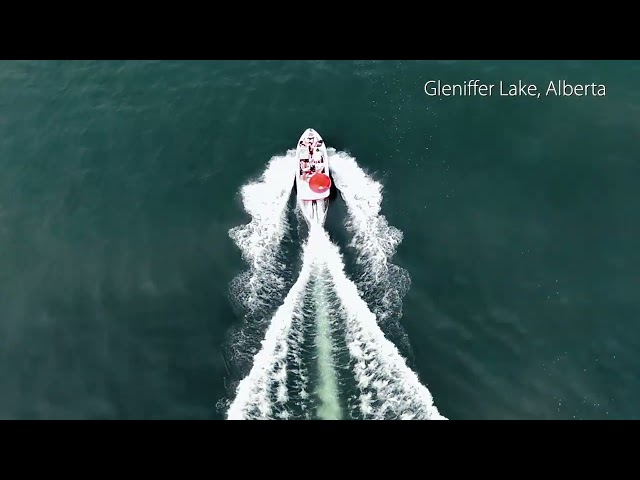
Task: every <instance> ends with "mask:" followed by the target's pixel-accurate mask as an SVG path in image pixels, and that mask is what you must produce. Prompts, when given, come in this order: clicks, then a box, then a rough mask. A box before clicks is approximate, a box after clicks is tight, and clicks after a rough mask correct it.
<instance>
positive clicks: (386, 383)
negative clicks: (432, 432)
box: [317, 231, 446, 420]
mask: <svg viewBox="0 0 640 480" xmlns="http://www.w3.org/2000/svg"><path fill="white" fill-rule="evenodd" d="M321 233H322V235H317V237H318V238H319V239H321V240H322V242H321V244H322V248H321V251H322V258H323V261H324V262H325V263H326V265H327V267H328V271H329V273H330V274H331V278H332V279H333V284H334V287H335V292H336V295H337V296H338V298H339V300H340V302H341V304H342V311H343V314H344V317H345V320H346V335H347V342H348V347H349V352H350V354H351V356H352V358H353V359H354V360H355V362H354V374H355V377H356V381H357V382H358V386H359V388H360V390H361V396H360V399H361V411H362V414H363V415H364V417H365V418H374V419H384V418H400V419H438V420H446V418H445V417H443V416H442V415H440V413H439V412H438V409H437V408H436V407H435V406H434V404H433V398H432V396H431V393H430V392H429V390H428V389H427V388H426V387H425V386H424V385H422V384H421V383H420V380H419V379H418V376H417V375H416V374H415V372H413V371H412V370H411V369H410V368H409V367H408V366H407V364H406V362H405V360H404V358H403V357H402V356H401V355H400V352H399V351H398V349H397V348H396V346H395V345H394V344H393V343H392V342H390V341H389V340H388V339H387V338H385V336H384V333H383V332H382V330H381V329H380V327H379V326H378V323H377V321H376V317H375V315H374V314H373V313H372V312H371V311H370V310H369V308H368V306H367V304H366V303H365V301H364V300H363V299H362V298H361V297H360V295H359V294H358V290H357V287H356V285H355V284H354V283H353V282H352V281H351V280H349V279H348V278H347V276H346V274H345V272H344V263H343V261H342V255H341V254H340V252H339V250H338V247H337V246H336V245H334V244H333V243H331V241H330V240H329V237H328V236H327V235H326V233H325V232H324V231H322V232H321ZM318 243H320V242H318Z"/></svg>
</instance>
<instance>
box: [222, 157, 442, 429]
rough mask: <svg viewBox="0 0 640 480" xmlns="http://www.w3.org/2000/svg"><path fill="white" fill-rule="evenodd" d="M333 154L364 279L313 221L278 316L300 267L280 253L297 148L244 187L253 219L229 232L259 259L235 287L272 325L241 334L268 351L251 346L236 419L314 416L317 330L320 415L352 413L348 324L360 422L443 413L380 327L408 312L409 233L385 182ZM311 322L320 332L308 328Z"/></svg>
mask: <svg viewBox="0 0 640 480" xmlns="http://www.w3.org/2000/svg"><path fill="white" fill-rule="evenodd" d="M331 154H332V155H336V156H337V158H336V159H335V161H334V159H333V158H332V159H331V162H332V171H333V173H334V178H335V182H336V185H337V187H338V188H339V189H340V191H341V194H342V197H343V198H344V200H345V203H346V204H347V208H348V211H349V219H348V222H347V227H348V228H349V229H350V230H351V232H352V233H353V235H354V237H353V241H352V242H351V245H350V246H351V247H352V248H354V249H355V250H356V252H357V253H358V255H357V263H358V266H359V267H360V270H359V272H358V273H359V275H358V276H357V278H356V282H355V283H354V282H353V281H351V280H350V279H349V278H348V277H347V275H346V273H345V271H344V268H345V266H344V263H343V261H342V256H341V254H340V252H339V249H338V247H337V246H336V245H334V244H333V243H332V242H331V241H330V239H329V237H328V235H327V233H326V232H325V231H324V229H323V228H322V227H320V226H312V227H311V228H310V229H309V230H308V238H307V240H306V242H305V243H304V244H303V246H302V267H301V270H300V273H299V275H298V278H297V280H296V282H295V283H294V284H293V286H292V287H291V289H290V290H289V291H288V293H287V294H286V296H285V297H284V300H283V301H282V302H281V304H280V306H279V308H278V309H277V310H276V311H275V314H274V315H273V316H271V315H270V314H268V313H267V312H268V307H269V306H270V305H271V306H272V304H273V302H274V299H275V298H280V297H279V296H278V295H279V294H282V293H284V292H283V291H284V289H285V288H286V286H285V283H286V282H285V273H286V272H289V273H291V269H290V268H287V266H286V263H284V259H283V258H282V256H281V244H282V240H283V238H285V236H286V235H287V233H288V232H289V229H288V227H289V225H288V223H287V221H286V218H287V216H286V213H287V204H288V200H289V197H290V193H291V183H292V182H291V173H290V172H291V169H292V168H293V167H294V165H293V164H292V163H291V161H292V159H293V158H295V157H294V156H293V155H294V153H293V152H289V153H288V154H287V156H284V157H275V158H274V159H272V161H271V163H270V164H269V166H268V168H267V170H266V172H265V173H264V174H263V176H262V181H261V182H255V183H252V184H249V185H247V186H245V187H243V190H242V194H243V202H244V204H245V208H246V209H247V211H248V212H249V213H250V215H251V216H252V221H251V222H250V223H249V224H248V225H246V226H242V227H237V228H235V229H232V230H231V231H230V236H231V237H232V238H233V239H234V240H235V241H236V243H237V244H238V246H239V247H240V249H241V251H242V252H243V257H244V258H245V260H246V261H247V262H248V263H249V265H250V268H249V270H248V271H247V272H245V273H244V274H243V275H241V276H240V277H238V278H237V279H236V280H235V282H234V283H233V287H234V288H232V291H233V292H235V294H236V295H237V297H238V298H239V299H240V300H241V301H242V303H243V304H244V305H245V306H246V309H247V311H248V312H249V313H251V314H253V315H254V318H256V319H259V320H257V323H258V324H261V325H265V329H264V330H263V332H264V333H262V334H258V330H257V329H247V328H244V329H243V330H241V332H243V333H244V336H242V335H240V336H236V338H235V342H236V347H238V348H239V347H241V346H244V347H246V346H247V345H248V344H249V343H250V340H251V341H252V342H253V344H254V345H258V343H257V342H258V341H259V339H260V338H262V339H263V340H262V341H261V342H260V343H259V345H260V347H259V348H255V349H254V350H249V351H250V352H251V354H252V355H253V354H255V356H253V359H252V360H253V361H252V367H251V369H250V371H249V373H248V375H246V376H245V377H244V378H243V380H242V381H241V382H240V383H239V385H238V388H237V389H236V392H235V393H236V395H235V398H234V400H233V402H232V403H231V406H230V408H229V410H228V412H227V418H229V419H254V418H255V419H271V418H274V419H286V418H310V416H309V407H310V404H311V403H312V402H311V399H310V394H309V371H308V370H307V369H306V368H305V363H304V361H303V353H304V350H305V348H304V345H305V335H308V334H310V333H311V332H315V352H316V360H317V362H318V363H317V367H318V368H317V372H318V379H317V380H318V381H317V385H316V387H315V389H314V391H315V393H316V396H317V399H318V404H317V410H316V413H317V414H318V416H319V417H320V418H333V419H338V418H343V417H344V414H343V411H342V408H341V401H340V396H341V392H340V386H339V382H338V379H337V375H336V369H335V363H334V359H335V358H336V354H337V353H338V352H336V351H335V349H336V345H337V343H336V342H335V341H334V338H335V335H336V334H337V332H338V330H341V331H342V333H343V335H344V337H345V342H346V345H347V348H348V352H349V358H350V359H351V361H350V364H349V367H350V372H351V373H352V375H353V376H354V377H355V378H354V379H355V382H356V384H357V388H358V390H359V402H358V403H357V405H356V406H355V408H356V409H357V410H358V411H359V414H357V413H355V414H354V413H353V412H351V413H350V416H351V417H352V418H373V419H384V418H401V419H411V418H424V419H444V417H443V416H441V415H440V414H439V412H438V410H437V408H436V407H435V406H434V405H433V400H432V397H431V394H430V392H429V391H428V390H427V388H426V387H424V386H423V385H422V384H421V383H420V381H419V380H418V377H417V375H416V374H415V373H414V372H412V371H411V370H410V368H409V367H408V366H407V365H406V363H405V361H404V359H403V358H402V356H401V355H400V353H399V351H398V349H397V348H396V347H395V345H394V344H393V343H392V342H391V341H390V340H388V339H387V338H385V335H384V333H383V331H382V330H381V326H382V325H383V323H384V322H385V321H388V320H389V319H392V318H394V315H396V316H398V315H399V313H398V312H399V311H400V310H401V298H402V296H403V295H404V293H405V292H406V290H407V288H408V285H409V276H408V274H407V272H406V271H404V270H403V269H401V268H399V267H397V266H395V265H393V264H391V263H390V262H389V258H390V257H391V256H392V255H393V253H394V251H395V248H396V246H397V245H398V243H399V242H400V241H401V239H402V233H401V232H400V231H399V230H398V229H395V228H393V227H390V226H389V225H388V224H387V222H386V220H385V219H384V217H383V216H381V215H380V213H379V211H380V204H381V200H382V195H381V185H380V184H379V183H377V182H375V181H373V180H372V179H371V178H370V177H368V176H367V175H366V174H365V173H364V171H363V170H362V169H361V168H360V167H359V166H358V165H357V164H356V162H355V160H354V159H353V158H351V157H349V156H348V155H346V154H344V153H337V154H336V153H335V152H331ZM381 293H384V295H382V294H381ZM363 297H364V298H363ZM376 297H377V298H376ZM365 299H366V300H368V301H369V302H370V304H371V307H369V305H367V301H365ZM270 302H271V303H270ZM376 316H377V317H378V318H376ZM269 318H270V320H269V321H268V324H267V319H269ZM378 320H380V321H381V323H380V324H379V323H378ZM309 322H312V323H313V324H314V325H315V328H314V329H309V328H307V327H308V323H309ZM340 327H341V328H340ZM265 330H266V331H265ZM245 351H246V349H245ZM345 406H346V404H345ZM300 412H302V413H300ZM305 412H306V413H305Z"/></svg>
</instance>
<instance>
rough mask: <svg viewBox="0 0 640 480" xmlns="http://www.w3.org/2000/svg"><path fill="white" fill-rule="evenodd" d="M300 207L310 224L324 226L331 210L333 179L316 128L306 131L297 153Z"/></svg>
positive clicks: (297, 186) (300, 140)
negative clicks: (329, 209) (330, 200)
mask: <svg viewBox="0 0 640 480" xmlns="http://www.w3.org/2000/svg"><path fill="white" fill-rule="evenodd" d="M296 160H297V161H296V174H295V178H296V191H297V199H298V206H299V207H300V210H301V211H302V214H303V215H304V218H305V220H306V221H307V223H309V224H311V223H317V224H319V225H324V221H325V219H326V217H327V210H328V208H329V195H330V193H331V177H330V171H329V156H328V155H327V147H326V145H325V144H324V140H323V139H322V137H321V136H320V134H319V133H318V132H316V131H315V130H314V129H312V128H308V129H307V130H305V131H304V133H303V134H302V136H301V137H300V139H299V140H298V146H297V149H296Z"/></svg>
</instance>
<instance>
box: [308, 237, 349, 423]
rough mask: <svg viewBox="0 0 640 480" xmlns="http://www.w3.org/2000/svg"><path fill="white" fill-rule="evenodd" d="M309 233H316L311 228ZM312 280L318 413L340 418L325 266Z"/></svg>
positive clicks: (324, 416) (329, 417)
mask: <svg viewBox="0 0 640 480" xmlns="http://www.w3.org/2000/svg"><path fill="white" fill-rule="evenodd" d="M310 234H312V235H315V234H318V233H317V230H316V229H312V230H311V232H310ZM315 273H316V275H315V279H316V281H315V282H314V295H313V298H314V303H315V308H316V348H317V351H318V370H319V377H320V378H319V385H318V388H317V394H318V397H319V398H320V402H321V403H320V406H319V407H318V415H319V417H320V418H321V419H322V420H340V419H341V418H342V410H341V409H340V402H339V392H338V379H337V376H336V372H335V368H334V356H333V355H334V352H333V350H334V348H333V343H332V341H331V334H332V325H331V323H332V318H331V312H330V305H329V302H328V300H327V285H326V282H325V278H324V275H326V268H321V269H319V270H316V272H315Z"/></svg>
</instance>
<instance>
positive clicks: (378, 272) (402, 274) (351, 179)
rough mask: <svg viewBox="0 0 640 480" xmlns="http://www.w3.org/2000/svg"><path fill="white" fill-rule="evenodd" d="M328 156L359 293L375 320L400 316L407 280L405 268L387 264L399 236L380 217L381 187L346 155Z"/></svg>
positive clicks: (332, 154)
mask: <svg viewBox="0 0 640 480" xmlns="http://www.w3.org/2000/svg"><path fill="white" fill-rule="evenodd" d="M328 153H329V161H330V165H331V173H332V176H333V178H334V181H335V184H336V187H337V188H338V190H340V193H341V195H342V198H343V199H344V202H345V203H346V206H347V210H348V215H349V216H348V219H347V222H346V226H347V229H348V230H350V231H351V233H352V234H353V238H352V240H351V242H350V244H349V246H350V247H352V248H354V249H355V250H356V252H357V254H358V256H357V259H356V262H357V263H358V264H359V265H360V266H361V268H360V274H359V276H358V277H357V278H356V283H357V285H358V287H359V290H360V291H361V293H362V294H363V296H364V297H365V298H366V300H367V302H368V303H369V305H370V307H371V308H372V310H373V312H374V313H375V314H376V315H377V317H378V319H379V320H381V321H384V320H386V319H389V318H393V317H400V316H401V314H402V297H403V296H404V295H405V294H406V293H407V291H408V289H409V286H410V284H411V278H410V276H409V273H408V272H407V271H406V270H405V269H403V268H400V267H398V266H397V265H394V264H392V263H391V262H390V258H391V257H392V256H393V254H394V253H395V251H396V248H397V247H398V245H399V244H400V242H401V241H402V238H403V233H402V231H400V230H399V229H397V228H395V227H392V226H390V225H389V223H388V222H387V219H386V218H385V216H384V215H381V214H380V208H381V204H382V184H380V183H379V182H377V181H375V180H374V179H373V178H371V177H370V176H369V175H367V174H366V173H365V171H364V170H363V169H362V168H360V166H359V165H358V164H357V163H356V160H355V159H354V158H353V157H351V156H349V155H348V154H347V153H344V152H337V153H336V151H335V150H333V149H331V150H330V151H328Z"/></svg>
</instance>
